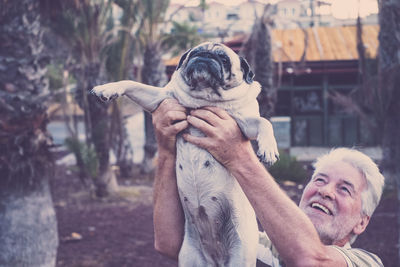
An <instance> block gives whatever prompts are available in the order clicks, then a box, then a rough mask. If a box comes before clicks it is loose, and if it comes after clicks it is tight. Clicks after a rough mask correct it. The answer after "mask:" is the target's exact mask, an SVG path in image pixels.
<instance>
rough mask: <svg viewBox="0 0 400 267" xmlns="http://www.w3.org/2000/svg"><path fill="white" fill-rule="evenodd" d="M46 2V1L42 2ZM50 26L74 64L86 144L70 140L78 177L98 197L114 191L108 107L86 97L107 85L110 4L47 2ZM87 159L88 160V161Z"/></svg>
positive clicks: (99, 1) (112, 34)
mask: <svg viewBox="0 0 400 267" xmlns="http://www.w3.org/2000/svg"><path fill="white" fill-rule="evenodd" d="M44 1H46V0H44ZM47 5H49V8H48V10H49V12H48V13H49V18H50V20H51V21H50V23H49V26H50V27H51V29H52V30H53V32H54V33H55V34H57V35H58V36H59V37H60V38H62V40H63V41H64V42H65V43H66V44H67V45H68V46H69V48H70V49H71V53H72V55H73V58H74V60H75V70H74V74H75V78H76V80H77V92H76V98H77V101H78V103H79V104H80V105H81V107H82V108H83V110H84V119H85V135H86V144H80V143H79V141H78V140H70V142H69V144H70V147H72V148H73V151H74V154H75V156H76V158H77V162H78V166H79V167H80V169H81V170H83V171H81V172H80V173H81V175H85V176H88V177H90V178H92V181H93V182H94V186H95V193H96V195H97V196H99V197H104V196H108V195H110V194H112V193H113V192H115V191H116V190H117V182H116V177H115V174H114V173H113V171H112V170H111V167H110V164H109V152H110V142H111V141H110V137H109V132H110V131H109V129H110V116H109V113H108V105H107V104H105V103H102V102H101V101H99V100H98V98H97V97H95V96H93V95H91V94H89V92H90V90H91V89H92V88H93V87H94V86H95V85H98V84H101V83H105V82H106V80H107V79H106V72H105V60H106V50H107V48H109V47H110V45H111V44H112V43H113V42H115V39H116V37H115V35H116V34H115V32H114V31H113V30H115V28H111V29H109V27H108V26H109V24H108V22H109V21H110V20H109V19H110V16H111V12H112V9H111V7H112V6H111V5H112V2H111V1H107V0H96V1H95V0H88V1H61V0H60V1H50V0H48V1H47ZM88 155H89V156H90V157H88Z"/></svg>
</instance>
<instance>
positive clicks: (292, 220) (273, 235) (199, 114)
mask: <svg viewBox="0 0 400 267" xmlns="http://www.w3.org/2000/svg"><path fill="white" fill-rule="evenodd" d="M153 124H154V127H155V132H156V137H157V143H158V152H159V157H158V166H157V172H156V178H155V184H154V232H155V248H156V249H157V250H158V251H159V252H161V253H162V254H165V255H167V256H169V257H172V258H175V259H177V257H178V254H179V249H180V247H181V244H182V241H183V231H184V214H183V211H182V206H181V203H180V200H179V196H178V189H177V183H176V173H175V159H176V148H175V144H176V135H177V134H178V133H180V132H181V131H182V130H184V129H185V128H187V127H188V126H189V125H192V126H194V127H196V128H198V129H199V130H201V131H202V132H203V133H204V134H205V136H204V137H196V136H192V135H189V134H185V133H183V138H184V139H185V140H186V141H188V142H191V143H193V144H195V145H197V146H199V147H201V148H204V149H206V150H208V151H209V152H210V153H211V154H212V155H213V156H214V157H215V158H216V159H217V160H218V161H219V162H220V163H221V164H223V165H224V166H225V167H226V168H227V169H228V170H229V171H230V172H231V173H232V174H233V176H234V177H235V178H236V179H237V181H238V182H239V184H240V186H241V187H242V189H243V191H244V193H245V194H246V196H247V198H248V199H249V201H250V203H251V204H252V206H253V208H254V210H255V212H256V215H257V218H258V219H259V221H260V223H261V225H262V227H263V228H264V230H265V232H266V235H265V234H261V235H260V246H259V248H260V249H259V251H258V255H259V256H258V258H259V259H260V260H262V261H263V262H265V263H266V264H268V265H271V266H282V265H284V264H285V265H286V266H335V267H339V266H383V265H382V263H381V260H380V259H379V258H378V257H377V256H376V255H374V254H372V253H370V252H367V251H364V250H361V249H354V248H351V246H350V244H351V243H352V242H353V241H354V240H355V238H356V237H357V236H358V235H359V234H361V233H362V232H364V230H365V228H366V227H367V225H368V222H369V220H370V217H371V215H372V213H373V211H374V210H375V208H376V206H377V205H378V203H379V200H380V196H381V194H382V189H383V185H384V178H383V176H382V175H381V173H380V172H379V169H378V168H377V166H376V164H374V163H373V161H372V160H371V159H370V158H369V157H367V156H366V155H364V154H362V153H361V152H359V151H356V150H350V149H345V148H342V149H336V150H333V151H332V152H331V153H329V154H327V155H325V156H323V157H321V158H320V159H318V160H317V162H316V163H315V172H314V174H313V176H312V178H311V181H310V182H309V183H308V184H307V186H306V187H305V189H304V192H303V195H302V198H301V201H300V204H299V206H297V205H296V204H295V203H294V202H293V201H292V200H291V199H290V198H289V197H288V196H287V195H286V194H285V192H284V191H282V190H281V189H280V187H279V185H278V184H277V183H276V182H275V180H274V178H273V177H272V176H271V175H270V174H269V173H268V171H267V170H266V169H265V168H264V166H263V165H262V164H261V163H260V162H259V160H258V158H257V156H256V155H255V153H254V151H253V149H252V146H251V144H250V142H249V141H248V140H246V139H245V138H244V137H243V135H242V133H241V131H240V129H239V127H238V126H237V124H236V122H235V121H234V120H233V119H232V118H231V117H230V116H229V114H228V113H227V112H225V111H224V110H221V109H219V108H215V107H207V108H203V109H198V110H192V111H191V112H190V114H187V110H186V109H185V108H184V107H182V106H181V105H179V104H178V102H177V101H176V100H173V99H167V100H165V101H164V102H162V103H161V105H160V106H159V107H158V109H157V110H155V111H154V112H153ZM272 244H273V245H272Z"/></svg>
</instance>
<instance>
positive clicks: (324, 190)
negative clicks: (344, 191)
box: [318, 184, 335, 200]
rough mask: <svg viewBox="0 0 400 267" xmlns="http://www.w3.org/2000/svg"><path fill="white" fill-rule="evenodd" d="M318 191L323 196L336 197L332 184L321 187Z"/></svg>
mask: <svg viewBox="0 0 400 267" xmlns="http://www.w3.org/2000/svg"><path fill="white" fill-rule="evenodd" d="M318 192H319V194H320V195H321V196H322V197H323V198H329V199H331V200H334V199H335V188H334V186H333V185H331V184H326V185H325V186H322V187H320V188H319V191H318Z"/></svg>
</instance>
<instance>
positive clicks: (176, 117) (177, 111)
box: [152, 98, 189, 155]
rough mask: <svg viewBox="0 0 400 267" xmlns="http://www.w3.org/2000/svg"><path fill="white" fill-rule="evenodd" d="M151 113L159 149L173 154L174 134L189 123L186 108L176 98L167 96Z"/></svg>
mask: <svg viewBox="0 0 400 267" xmlns="http://www.w3.org/2000/svg"><path fill="white" fill-rule="evenodd" d="M152 115H153V125H154V131H155V135H156V139H157V144H158V149H159V151H160V150H161V151H163V152H167V153H170V154H173V155H175V153H176V147H175V146H176V135H177V134H178V133H179V132H180V131H182V130H184V129H185V128H186V127H187V126H188V125H189V124H188V122H187V121H186V116H187V114H186V108H184V107H183V106H182V105H180V104H179V103H178V101H177V100H175V99H172V98H168V99H165V100H164V101H163V102H161V104H160V106H159V107H158V108H157V109H156V110H155V111H154V112H153V113H152Z"/></svg>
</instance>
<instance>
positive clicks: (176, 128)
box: [170, 120, 189, 135]
mask: <svg viewBox="0 0 400 267" xmlns="http://www.w3.org/2000/svg"><path fill="white" fill-rule="evenodd" d="M188 126H189V123H188V122H187V121H186V120H184V121H179V122H177V123H174V124H172V125H171V127H170V128H171V131H172V134H174V135H176V134H178V133H179V132H181V131H183V130H185V129H186V128H187V127H188Z"/></svg>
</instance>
